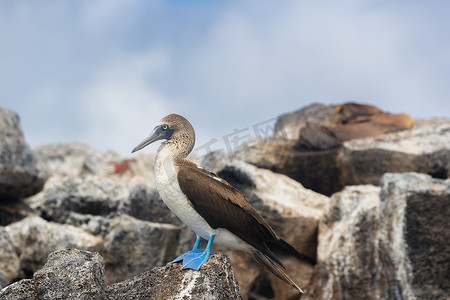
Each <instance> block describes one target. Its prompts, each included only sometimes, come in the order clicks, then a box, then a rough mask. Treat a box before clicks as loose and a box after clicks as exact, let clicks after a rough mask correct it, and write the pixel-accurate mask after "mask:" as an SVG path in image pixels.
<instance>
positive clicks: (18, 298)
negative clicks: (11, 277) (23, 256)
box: [0, 279, 36, 300]
mask: <svg viewBox="0 0 450 300" xmlns="http://www.w3.org/2000/svg"><path fill="white" fill-rule="evenodd" d="M0 299H1V300H35V299H36V297H35V296H34V281H33V279H22V280H21V281H18V282H14V283H13V284H10V285H8V286H7V287H5V288H3V289H2V290H1V291H0Z"/></svg>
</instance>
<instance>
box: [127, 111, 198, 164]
mask: <svg viewBox="0 0 450 300" xmlns="http://www.w3.org/2000/svg"><path fill="white" fill-rule="evenodd" d="M159 140H166V141H167V142H169V143H170V144H174V145H176V148H177V150H178V151H179V152H180V154H181V156H187V155H188V154H189V153H190V152H191V151H192V149H193V148H194V143H195V132H194V128H193V127H192V125H191V123H189V121H188V120H187V119H186V118H184V117H182V116H180V115H177V114H170V115H167V116H165V117H164V118H162V119H161V120H160V121H159V122H158V124H157V125H156V127H155V128H154V129H153V130H152V132H151V133H150V135H149V136H148V137H147V138H145V139H144V140H143V141H142V142H141V143H140V144H139V145H137V146H136V147H134V148H133V150H132V151H131V153H133V152H136V151H139V150H141V149H142V148H144V147H146V146H147V145H150V144H151V143H153V142H156V141H159Z"/></svg>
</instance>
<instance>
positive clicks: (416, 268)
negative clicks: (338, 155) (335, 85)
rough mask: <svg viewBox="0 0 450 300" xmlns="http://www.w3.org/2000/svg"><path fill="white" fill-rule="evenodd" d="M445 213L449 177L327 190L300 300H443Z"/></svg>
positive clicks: (401, 177) (447, 247) (406, 177)
mask: <svg viewBox="0 0 450 300" xmlns="http://www.w3.org/2000/svg"><path fill="white" fill-rule="evenodd" d="M449 213H450V180H439V179H433V178H431V177H430V176H428V175H424V174H417V173H403V174H386V175H385V176H384V177H383V179H382V183H381V188H379V187H374V186H369V185H367V186H352V187H347V188H345V189H344V190H343V191H342V192H340V193H337V194H334V195H333V196H332V197H331V202H330V206H329V207H328V209H327V212H326V213H325V216H324V218H323V220H322V221H321V222H320V225H319V246H318V249H317V253H318V264H317V266H316V268H315V270H314V275H313V279H312V285H311V287H310V288H309V289H307V290H308V293H307V295H305V296H304V297H305V299H447V296H448V294H449V292H450V284H449V281H448V280H447V278H448V275H449V274H448V272H449V271H448V270H450V265H449V260H448V253H449V251H450V242H449V241H450V235H449V231H448V230H447V229H446V228H445V226H443V225H442V224H445V221H444V220H445V219H446V218H447V216H448V214H449ZM302 299H303V298H302Z"/></svg>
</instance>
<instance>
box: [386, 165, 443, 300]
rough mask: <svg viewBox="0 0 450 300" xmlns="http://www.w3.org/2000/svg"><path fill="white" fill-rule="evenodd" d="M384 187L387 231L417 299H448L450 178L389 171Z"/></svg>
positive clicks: (396, 267)
mask: <svg viewBox="0 0 450 300" xmlns="http://www.w3.org/2000/svg"><path fill="white" fill-rule="evenodd" d="M381 188H382V190H381V194H380V197H381V208H382V215H381V217H382V221H383V222H382V225H383V226H382V228H381V231H382V233H383V234H384V235H385V240H387V241H390V243H389V244H388V245H387V246H386V249H387V251H388V253H390V257H391V261H392V263H393V265H394V270H395V271H396V274H397V277H400V278H404V280H407V282H408V285H405V287H404V289H405V290H408V289H410V290H411V292H412V293H413V294H414V295H415V296H416V298H417V299H448V295H450V281H449V280H448V278H450V259H449V253H450V230H448V226H447V224H448V216H449V215H450V179H447V180H440V179H434V178H431V177H430V176H429V175H425V174H417V173H404V174H386V175H385V176H383V180H382V182H381ZM409 286H410V287H409ZM406 287H408V288H406Z"/></svg>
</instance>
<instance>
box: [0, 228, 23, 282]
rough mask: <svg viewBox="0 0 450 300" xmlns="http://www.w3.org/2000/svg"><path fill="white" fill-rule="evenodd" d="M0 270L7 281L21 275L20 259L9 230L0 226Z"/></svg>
mask: <svg viewBox="0 0 450 300" xmlns="http://www.w3.org/2000/svg"><path fill="white" fill-rule="evenodd" d="M0 271H1V272H2V273H3V275H4V276H5V277H6V279H7V282H11V281H12V280H14V279H16V278H18V277H19V272H20V259H19V256H17V253H16V251H15V249H14V247H13V245H12V243H11V239H10V237H9V234H8V232H7V231H6V230H5V228H4V227H2V226H0Z"/></svg>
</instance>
